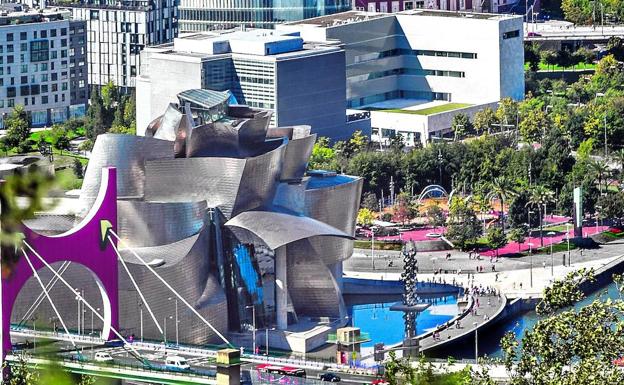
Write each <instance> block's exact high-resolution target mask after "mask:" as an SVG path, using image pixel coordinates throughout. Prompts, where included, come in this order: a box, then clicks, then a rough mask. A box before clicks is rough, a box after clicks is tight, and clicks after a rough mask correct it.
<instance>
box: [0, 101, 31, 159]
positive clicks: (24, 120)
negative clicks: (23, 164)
mask: <svg viewBox="0 0 624 385" xmlns="http://www.w3.org/2000/svg"><path fill="white" fill-rule="evenodd" d="M5 124H6V129H7V133H6V137H5V143H6V144H7V145H8V146H9V147H11V148H13V147H16V148H17V150H18V152H19V153H24V152H28V151H30V146H31V145H32V143H30V142H29V137H30V123H29V122H28V115H27V114H26V110H25V109H24V106H22V105H19V104H18V105H17V106H15V107H13V110H12V111H11V113H10V114H9V116H8V118H7V119H6V121H5Z"/></svg>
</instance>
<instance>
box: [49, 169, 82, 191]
mask: <svg viewBox="0 0 624 385" xmlns="http://www.w3.org/2000/svg"><path fill="white" fill-rule="evenodd" d="M55 176H56V184H57V186H58V187H59V188H61V189H63V190H65V191H69V190H74V189H79V188H80V187H81V186H82V179H79V178H77V177H76V174H74V170H72V169H71V168H66V169H63V170H58V171H56V173H55Z"/></svg>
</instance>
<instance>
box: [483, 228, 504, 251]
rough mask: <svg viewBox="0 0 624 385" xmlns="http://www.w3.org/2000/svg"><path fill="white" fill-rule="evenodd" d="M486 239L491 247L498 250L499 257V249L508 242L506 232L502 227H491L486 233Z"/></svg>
mask: <svg viewBox="0 0 624 385" xmlns="http://www.w3.org/2000/svg"><path fill="white" fill-rule="evenodd" d="M486 241H487V244H488V247H489V248H490V249H492V250H496V257H498V249H500V248H501V247H503V246H505V245H506V244H507V238H506V237H505V233H504V232H503V230H501V228H500V227H492V228H490V229H489V230H488V232H487V234H486Z"/></svg>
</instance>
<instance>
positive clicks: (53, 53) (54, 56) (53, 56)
mask: <svg viewBox="0 0 624 385" xmlns="http://www.w3.org/2000/svg"><path fill="white" fill-rule="evenodd" d="M51 55H52V56H51V57H52V59H56V58H57V56H58V52H57V51H52V52H51Z"/></svg>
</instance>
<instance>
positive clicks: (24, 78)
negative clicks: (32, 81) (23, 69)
mask: <svg viewBox="0 0 624 385" xmlns="http://www.w3.org/2000/svg"><path fill="white" fill-rule="evenodd" d="M20 83H21V84H26V83H28V76H22V77H20Z"/></svg>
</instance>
